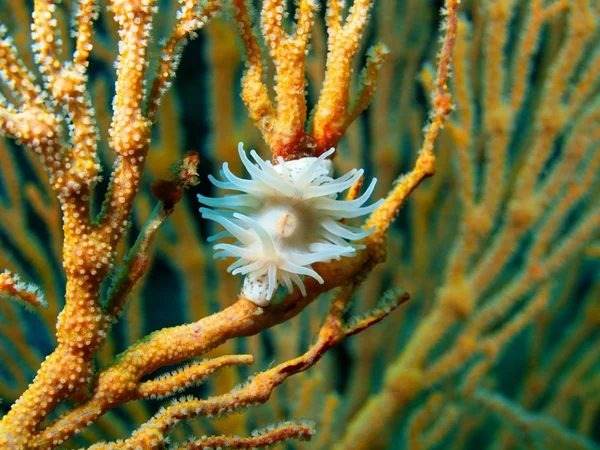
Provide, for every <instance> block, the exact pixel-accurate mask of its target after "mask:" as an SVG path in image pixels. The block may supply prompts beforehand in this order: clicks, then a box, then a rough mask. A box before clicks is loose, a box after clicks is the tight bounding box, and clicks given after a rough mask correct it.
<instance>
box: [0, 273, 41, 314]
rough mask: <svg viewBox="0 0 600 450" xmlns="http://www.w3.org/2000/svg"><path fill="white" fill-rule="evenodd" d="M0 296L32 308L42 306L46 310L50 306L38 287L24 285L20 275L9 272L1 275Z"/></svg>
mask: <svg viewBox="0 0 600 450" xmlns="http://www.w3.org/2000/svg"><path fill="white" fill-rule="evenodd" d="M0 296H8V297H9V298H10V299H12V300H15V301H16V302H19V303H22V304H23V305H25V306H26V307H30V308H37V307H40V306H41V307H42V308H46V307H47V306H48V304H47V303H46V300H44V295H43V294H42V293H41V291H40V289H39V288H38V287H37V286H33V285H31V284H29V285H27V284H25V283H23V282H22V281H21V279H20V278H19V276H18V275H16V274H12V273H10V271H8V270H5V271H4V272H3V273H0Z"/></svg>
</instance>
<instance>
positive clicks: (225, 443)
mask: <svg viewBox="0 0 600 450" xmlns="http://www.w3.org/2000/svg"><path fill="white" fill-rule="evenodd" d="M314 434H315V430H314V428H313V427H312V426H311V425H308V424H302V423H295V422H285V423H282V424H279V425H277V426H272V427H269V428H266V429H264V430H255V431H254V432H253V433H252V437H245V438H244V437H238V436H207V437H203V438H201V439H197V440H195V441H192V442H188V443H187V444H185V445H183V446H180V447H176V448H177V449H180V450H199V449H202V450H204V449H209V448H224V449H226V448H231V449H235V448H241V449H244V448H247V449H253V448H259V447H268V446H271V445H275V444H278V443H281V442H284V441H287V440H290V439H300V440H306V441H310V440H311V438H312V437H313V436H314Z"/></svg>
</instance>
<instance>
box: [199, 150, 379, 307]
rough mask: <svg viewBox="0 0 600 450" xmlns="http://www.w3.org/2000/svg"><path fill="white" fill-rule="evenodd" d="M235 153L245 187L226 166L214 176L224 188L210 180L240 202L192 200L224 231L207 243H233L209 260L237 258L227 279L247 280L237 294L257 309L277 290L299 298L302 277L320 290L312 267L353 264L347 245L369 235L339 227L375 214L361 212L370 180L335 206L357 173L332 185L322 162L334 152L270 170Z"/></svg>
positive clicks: (328, 168)
mask: <svg viewBox="0 0 600 450" xmlns="http://www.w3.org/2000/svg"><path fill="white" fill-rule="evenodd" d="M238 150H239V154H240V158H241V160H242V163H243V164H244V166H245V167H246V170H247V171H248V173H249V174H250V176H251V179H250V180H247V179H242V178H239V177H237V176H235V175H234V174H233V173H232V172H231V171H230V170H229V168H228V165H227V163H224V164H223V170H222V171H221V176H222V178H223V180H225V181H219V180H217V179H215V178H214V177H212V176H210V177H209V178H210V181H211V182H212V183H213V184H214V185H215V186H217V187H220V188H222V189H227V190H234V191H239V192H242V194H237V195H226V196H224V197H222V198H208V197H204V196H202V195H198V200H199V201H200V203H202V204H204V205H207V206H212V207H215V208H218V209H209V208H200V212H202V217H204V218H205V219H210V220H213V221H215V222H217V223H219V224H220V225H222V226H223V227H224V228H225V231H223V232H221V233H218V234H216V235H214V236H212V237H210V238H209V240H210V241H215V240H217V239H221V238H224V237H230V236H233V237H235V238H236V239H237V241H236V242H235V243H233V244H230V243H219V244H216V245H215V246H214V248H215V250H218V252H217V253H215V257H222V258H227V257H234V258H237V261H235V262H234V263H233V264H231V265H230V266H229V268H228V271H229V272H231V273H233V274H234V275H235V274H243V275H246V278H245V280H244V286H243V289H242V294H243V295H244V296H245V297H246V298H248V299H249V300H251V301H253V302H254V303H256V304H258V305H266V304H269V303H270V302H271V300H272V299H273V297H274V293H275V291H276V290H277V288H278V286H280V285H285V286H286V287H287V289H288V291H290V292H292V291H293V289H294V288H293V285H294V283H295V284H297V285H298V288H299V289H300V291H301V292H302V295H306V289H305V287H304V282H303V280H302V276H304V275H306V276H309V277H312V278H314V279H315V280H317V281H318V282H319V283H323V282H324V280H323V278H322V277H321V276H320V275H319V274H318V273H317V272H316V271H315V270H314V269H313V268H312V267H311V264H313V263H316V262H329V261H331V260H334V259H340V258H341V257H342V256H353V255H354V254H355V253H356V250H357V249H358V248H360V245H358V244H353V243H351V242H350V241H355V240H359V239H362V238H364V237H366V236H368V235H369V234H370V233H371V230H363V229H360V228H356V227H352V226H349V225H346V224H345V223H341V222H340V220H341V219H350V218H355V217H360V216H364V215H366V214H369V213H370V212H372V211H373V210H374V209H375V208H376V207H377V206H379V204H380V202H377V203H374V204H372V205H369V206H363V205H364V204H365V202H366V201H367V199H368V198H369V197H370V196H371V193H372V192H373V189H374V188H375V184H376V182H377V180H376V179H373V180H372V181H371V183H370V184H369V187H368V188H367V189H366V191H365V193H364V194H363V195H361V196H360V197H359V198H357V199H354V200H337V196H338V194H340V193H341V192H343V191H345V190H347V189H349V188H350V187H352V186H353V185H354V184H355V183H357V182H359V180H360V179H361V177H362V176H363V173H364V171H363V170H362V169H360V170H357V169H353V170H351V171H350V172H348V173H346V174H345V175H343V176H341V177H339V178H333V165H332V163H331V160H329V159H327V157H328V156H330V155H332V154H333V152H334V151H335V150H334V149H333V148H332V149H331V150H329V151H326V152H324V153H323V154H322V155H321V156H319V157H318V158H315V157H307V158H300V159H297V160H294V161H284V160H283V158H281V157H280V158H278V160H277V161H278V164H275V165H273V164H272V163H271V162H269V161H264V160H263V159H261V158H260V156H258V154H257V153H256V152H255V151H254V150H252V151H251V152H250V155H251V156H252V158H253V159H254V161H255V163H253V162H252V161H250V159H248V156H247V155H246V152H245V151H244V149H243V145H242V144H241V143H240V144H239V147H238Z"/></svg>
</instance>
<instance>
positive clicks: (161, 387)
mask: <svg viewBox="0 0 600 450" xmlns="http://www.w3.org/2000/svg"><path fill="white" fill-rule="evenodd" d="M253 362H254V358H253V357H252V355H231V356H221V357H219V358H215V359H210V360H207V361H203V362H200V363H196V364H190V365H188V366H186V367H183V368H182V369H180V370H178V371H176V372H175V373H172V374H169V375H166V376H163V377H160V378H157V379H156V380H152V381H145V382H143V383H140V385H139V386H138V388H137V390H136V393H135V396H134V397H135V398H163V397H168V396H171V395H175V394H177V393H179V392H181V391H183V390H184V389H186V388H188V387H190V386H194V385H197V384H199V383H201V382H202V381H203V380H204V379H205V378H206V377H208V376H209V375H210V374H212V373H213V372H214V371H216V370H218V369H220V368H221V367H227V366H234V365H242V364H252V363H253Z"/></svg>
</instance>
